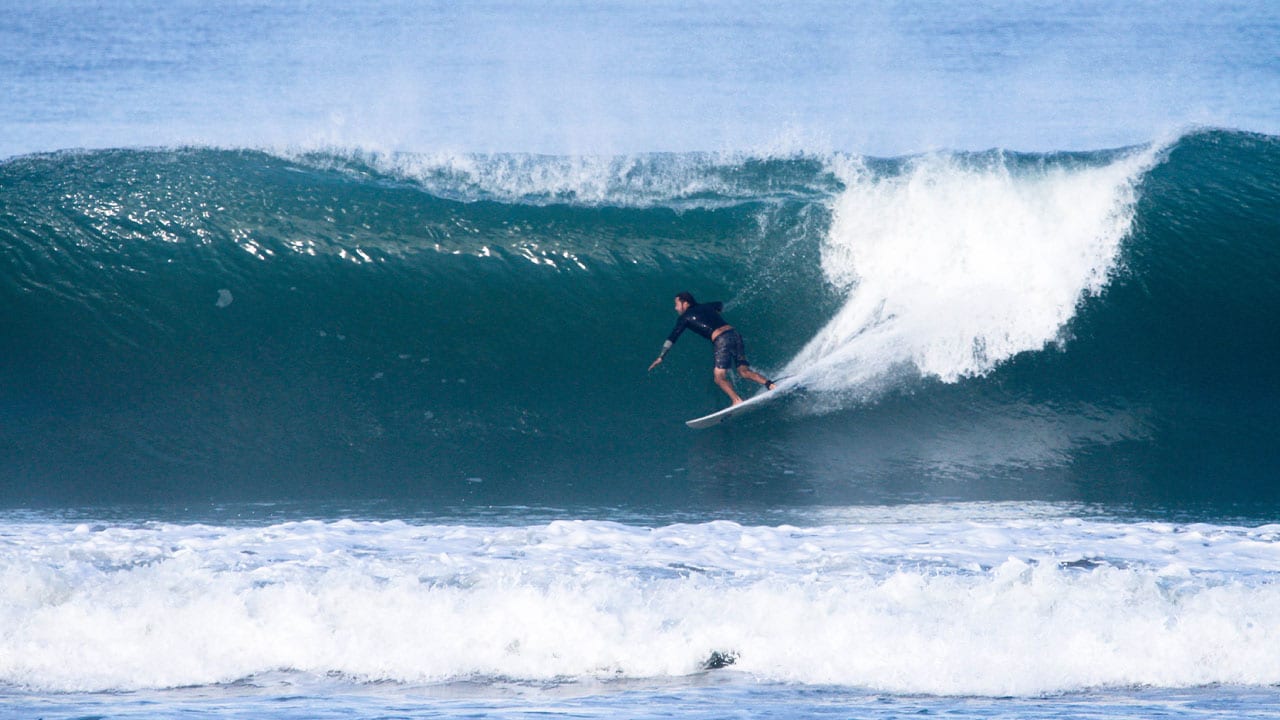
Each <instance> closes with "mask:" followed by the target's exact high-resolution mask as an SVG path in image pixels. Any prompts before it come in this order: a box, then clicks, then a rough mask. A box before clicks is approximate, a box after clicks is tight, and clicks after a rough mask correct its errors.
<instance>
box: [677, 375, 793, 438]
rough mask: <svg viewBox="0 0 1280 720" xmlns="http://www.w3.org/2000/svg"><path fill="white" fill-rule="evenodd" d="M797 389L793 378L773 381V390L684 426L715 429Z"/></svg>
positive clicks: (693, 420)
mask: <svg viewBox="0 0 1280 720" xmlns="http://www.w3.org/2000/svg"><path fill="white" fill-rule="evenodd" d="M796 387H797V385H796V383H795V382H794V379H793V378H778V379H777V380H775V381H773V389H772V390H761V391H760V392H758V393H756V394H755V395H752V396H751V397H749V398H747V399H746V400H743V401H742V402H740V403H738V404H737V405H730V406H729V407H727V408H722V409H720V410H717V411H715V412H713V413H711V414H710V415H703V416H702V417H700V418H694V419H692V420H686V421H685V423H684V424H685V425H688V426H689V427H691V428H693V429H694V430H703V429H705V428H709V427H715V426H716V425H719V424H720V423H722V422H724V421H725V420H728V419H729V418H732V417H735V416H738V415H741V414H743V413H746V412H750V411H751V410H754V409H756V408H758V407H760V406H761V405H763V404H765V403H766V402H768V401H769V400H772V399H774V398H777V397H781V396H782V395H783V394H784V393H786V392H788V391H790V390H794V389H795V388H796Z"/></svg>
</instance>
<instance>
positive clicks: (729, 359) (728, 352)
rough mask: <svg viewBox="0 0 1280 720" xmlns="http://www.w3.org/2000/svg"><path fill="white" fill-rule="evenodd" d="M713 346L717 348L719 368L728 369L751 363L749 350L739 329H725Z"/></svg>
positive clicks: (717, 365)
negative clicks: (748, 354)
mask: <svg viewBox="0 0 1280 720" xmlns="http://www.w3.org/2000/svg"><path fill="white" fill-rule="evenodd" d="M711 346H712V347H713V348H714V349H715V354H716V367H717V368H720V369H722V370H728V369H730V368H739V367H742V366H743V365H750V364H751V363H749V362H747V350H746V348H745V347H744V346H743V344H742V336H741V335H739V334H738V331H737V330H725V331H724V332H722V333H720V335H719V336H717V337H716V339H715V341H714V342H712V343H711Z"/></svg>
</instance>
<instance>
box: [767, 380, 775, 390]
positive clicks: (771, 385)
mask: <svg viewBox="0 0 1280 720" xmlns="http://www.w3.org/2000/svg"><path fill="white" fill-rule="evenodd" d="M775 385H777V383H775V382H774V381H772V380H770V381H768V382H766V383H765V384H764V389H765V390H772V389H773V387H774V386H775Z"/></svg>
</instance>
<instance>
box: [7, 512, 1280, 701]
mask: <svg viewBox="0 0 1280 720" xmlns="http://www.w3.org/2000/svg"><path fill="white" fill-rule="evenodd" d="M965 513H966V509H965V508H964V507H962V506H957V508H956V512H955V517H953V518H950V519H947V518H938V517H937V514H938V513H937V511H936V509H935V510H933V511H931V512H930V513H929V514H931V515H933V516H934V517H935V518H936V519H934V520H932V521H929V522H923V523H911V522H908V523H897V522H894V523H880V524H854V525H821V526H815V527H806V528H798V527H790V526H780V527H767V526H743V525H738V524H735V523H728V522H713V523H706V524H699V525H671V526H662V527H653V528H646V527H636V526H626V525H619V524H616V523H608V522H591V521H559V522H553V523H550V524H546V525H534V526H525V527H516V526H513V527H483V526H460V525H455V526H418V525H410V524H406V523H402V522H388V523H369V522H355V521H349V520H346V521H340V522H335V523H320V522H315V521H311V522H300V523H286V524H281V525H273V526H269V527H263V528H229V527H216V526H189V525H186V526H184V525H145V526H135V527H121V526H87V525H79V526H72V525H42V524H36V525H31V524H28V525H10V526H8V527H6V532H5V538H6V540H5V542H4V543H3V545H0V552H2V554H0V562H2V563H3V565H2V566H0V576H3V578H4V580H5V582H4V583H3V585H2V586H0V587H3V591H2V594H0V619H3V620H4V624H3V627H4V630H3V632H0V651H2V652H0V682H3V683H4V684H5V685H10V686H21V687H27V688H34V689H39V690H46V691H86V690H97V691H110V690H129V689H140V688H161V687H173V686H182V685H205V684H214V683H225V682H232V681H235V680H239V679H243V678H247V677H251V676H254V675H258V674H263V673H269V672H272V671H277V670H288V671H292V672H298V673H305V674H308V675H315V676H323V675H326V674H331V673H337V674H341V675H343V676H346V677H349V678H354V679H357V680H362V681H380V680H392V681H396V682H404V683H420V682H448V681H453V680H465V679H476V678H479V679H490V680H492V679H497V678H507V679H518V680H533V681H538V680H564V679H574V678H602V677H610V678H614V677H622V678H660V677H673V676H683V675H687V674H690V673H695V672H699V671H700V670H701V668H702V667H703V665H704V664H705V662H706V660H707V658H709V657H713V654H714V653H720V654H721V655H722V656H732V657H734V658H735V662H734V663H733V665H732V666H731V668H732V670H731V671H732V672H738V673H744V674H747V675H748V676H751V677H755V678H758V679H762V680H767V681H782V682H791V683H801V684H837V685H845V686H853V687H860V688H868V689H874V690H877V691H885V692H893V693H927V694H941V695H952V694H956V695H966V694H967V695H996V696H1001V695H1010V694H1013V695H1030V694H1037V693H1045V692H1061V691H1071V690H1079V689H1084V688H1091V687H1112V686H1132V685H1150V686H1156V687H1186V686H1195V685H1203V684H1207V683H1231V684H1242V685H1264V684H1270V683H1274V682H1277V681H1280V658H1278V657H1277V655H1276V652H1275V650H1274V648H1275V647H1276V640H1277V639H1280V638H1277V637H1276V631H1275V630H1274V628H1276V627H1280V623H1278V622H1277V618H1276V617H1274V615H1275V614H1276V613H1277V612H1280V611H1277V610H1274V608H1277V607H1280V602H1277V600H1280V596H1278V593H1280V590H1277V586H1276V584H1275V583H1274V582H1272V581H1273V580H1274V567H1275V562H1276V559H1277V554H1278V553H1280V549H1278V548H1280V528H1277V527H1276V526H1274V525H1272V526H1260V527H1253V528H1248V527H1238V526H1224V525H1209V524H1194V525H1176V524H1168V523H1138V524H1124V523H1115V522H1109V521H1104V520H1081V519H1076V518H1073V517H1070V516H1063V517H1057V518H1055V517H1052V516H1049V517H1042V518H1041V519H1035V520H1030V519H1019V518H1016V517H1015V518H1014V519H1004V520H1001V519H998V518H993V519H990V520H977V521H974V520H966V519H963V518H964V515H965ZM37 541H38V542H37ZM1268 608H1272V610H1268Z"/></svg>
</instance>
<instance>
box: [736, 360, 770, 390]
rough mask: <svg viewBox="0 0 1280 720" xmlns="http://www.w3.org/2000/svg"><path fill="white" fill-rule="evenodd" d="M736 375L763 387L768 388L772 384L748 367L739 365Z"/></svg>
mask: <svg viewBox="0 0 1280 720" xmlns="http://www.w3.org/2000/svg"><path fill="white" fill-rule="evenodd" d="M738 374H739V375H741V376H742V377H744V378H746V379H748V380H750V381H751V382H753V383H758V384H760V385H764V386H765V387H769V386H770V385H772V384H773V381H772V380H770V379H769V378H767V377H765V376H763V375H761V374H760V373H758V372H756V371H755V370H752V369H751V366H750V365H739V366H738Z"/></svg>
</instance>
